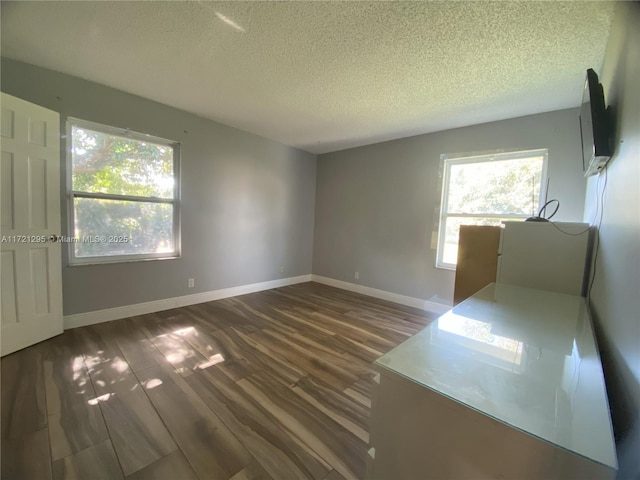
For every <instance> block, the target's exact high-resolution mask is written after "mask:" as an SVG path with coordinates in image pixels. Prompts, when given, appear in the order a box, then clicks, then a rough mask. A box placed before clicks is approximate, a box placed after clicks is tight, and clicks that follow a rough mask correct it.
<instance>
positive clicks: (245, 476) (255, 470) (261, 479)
mask: <svg viewBox="0 0 640 480" xmlns="http://www.w3.org/2000/svg"><path fill="white" fill-rule="evenodd" d="M280 478H285V477H280ZM229 480H274V479H273V477H271V476H270V475H269V474H268V473H267V472H266V471H265V470H264V468H262V467H261V466H260V464H259V463H258V462H256V461H255V460H253V461H252V462H251V463H250V464H249V465H247V466H246V467H244V468H243V469H242V470H240V471H239V472H238V473H236V474H235V475H234V476H233V477H231V478H230V479H229Z"/></svg>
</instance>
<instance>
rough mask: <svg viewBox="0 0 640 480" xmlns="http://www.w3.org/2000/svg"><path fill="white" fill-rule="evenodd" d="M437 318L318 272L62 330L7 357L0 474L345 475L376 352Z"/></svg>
mask: <svg viewBox="0 0 640 480" xmlns="http://www.w3.org/2000/svg"><path fill="white" fill-rule="evenodd" d="M433 318H434V316H433V315H431V314H428V313H426V312H423V311H419V310H416V309H414V308H411V307H406V306H402V305H397V304H393V303H391V302H387V301H385V300H379V299H375V298H371V297H366V296H364V295H360V294H357V293H354V292H348V291H344V290H340V289H337V288H334V287H329V286H327V285H321V284H317V283H313V282H308V283H304V284H298V285H291V286H286V287H280V288H277V289H273V290H268V291H263V292H257V293H252V294H247V295H242V296H238V297H232V298H226V299H223V300H218V301H213V302H207V303H203V304H199V305H192V306H189V307H184V308H175V309H172V310H167V311H163V312H157V313H152V314H148V315H140V316H136V317H132V318H129V319H123V320H117V321H113V322H108V323H104V324H98V325H93V326H89V327H82V328H78V329H74V330H68V331H66V332H65V333H64V334H62V335H60V336H58V337H56V338H54V339H50V340H47V341H45V342H42V343H41V344H39V345H37V346H35V347H30V348H28V349H25V350H23V351H21V352H17V353H16V354H12V355H9V356H7V357H5V358H3V359H2V360H1V363H2V378H1V382H2V385H1V386H2V454H3V458H2V460H3V461H2V479H3V480H4V479H5V478H7V479H9V478H20V479H23V478H25V479H30V478H34V479H38V480H40V479H41V478H42V479H45V480H48V479H50V478H52V477H53V478H54V479H56V480H57V479H76V478H77V479H83V480H84V479H85V478H86V479H91V480H93V479H94V478H96V479H98V480H99V479H101V478H109V479H111V478H116V479H117V478H122V477H123V475H127V476H128V477H127V478H128V479H129V480H131V479H133V480H145V479H154V480H155V479H161V480H162V479H163V478H167V479H171V480H174V479H176V480H177V479H184V480H194V479H196V478H197V479H198V480H205V479H217V478H220V479H223V480H229V479H233V480H249V479H265V480H280V479H287V480H288V479H296V480H298V479H300V480H303V479H309V480H352V479H360V478H363V476H364V471H365V465H366V459H367V446H368V445H367V442H368V435H369V411H370V405H371V395H372V392H373V389H374V386H375V384H374V381H373V377H374V370H373V368H372V362H373V361H374V360H375V359H376V358H378V357H379V356H381V355H382V354H384V353H385V352H387V351H388V350H390V349H391V348H393V347H394V346H396V345H397V344H398V343H400V342H402V341H404V340H405V339H406V338H408V337H410V336H411V335H413V334H414V333H416V332H417V331H419V330H421V329H422V328H424V326H426V325H427V324H428V323H429V322H430V321H432V319H433Z"/></svg>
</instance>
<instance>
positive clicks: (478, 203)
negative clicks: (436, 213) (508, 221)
mask: <svg viewBox="0 0 640 480" xmlns="http://www.w3.org/2000/svg"><path fill="white" fill-rule="evenodd" d="M543 163H544V158H543V157H541V156H539V157H530V158H520V159H508V160H497V161H492V162H477V163H463V164H452V165H451V169H450V177H449V197H448V200H449V203H448V213H469V214H474V213H475V214H496V215H500V214H502V215H504V214H523V215H535V214H536V213H537V208H538V196H539V194H540V182H541V176H542V167H543Z"/></svg>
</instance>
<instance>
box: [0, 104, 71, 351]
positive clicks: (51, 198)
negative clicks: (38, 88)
mask: <svg viewBox="0 0 640 480" xmlns="http://www.w3.org/2000/svg"><path fill="white" fill-rule="evenodd" d="M0 105H1V110H2V118H1V121H0V128H1V133H2V136H1V139H0V141H1V142H2V161H1V167H2V168H1V169H0V211H1V213H0V236H1V242H2V243H1V247H2V248H1V251H2V253H1V258H0V291H1V302H2V308H1V317H0V323H1V326H2V327H1V329H0V334H1V337H2V338H1V339H0V354H1V355H7V354H9V353H12V352H15V351H16V350H20V349H21V348H24V347H27V346H29V345H32V344H34V343H37V342H40V341H42V340H45V339H47V338H49V337H52V336H54V335H57V334H59V333H62V286H61V281H62V273H61V268H62V265H61V263H62V262H61V245H60V243H56V242H53V241H51V240H49V239H50V237H51V236H52V235H59V234H60V116H59V115H58V113H57V112H54V111H51V110H47V109H46V108H42V107H40V106H38V105H34V104H32V103H29V102H26V101H24V100H21V99H19V98H16V97H12V96H11V95H7V94H5V93H2V101H1V102H0Z"/></svg>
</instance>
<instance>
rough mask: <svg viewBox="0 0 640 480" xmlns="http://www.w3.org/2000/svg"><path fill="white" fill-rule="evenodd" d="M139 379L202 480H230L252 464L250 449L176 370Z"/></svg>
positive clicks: (161, 369)
mask: <svg viewBox="0 0 640 480" xmlns="http://www.w3.org/2000/svg"><path fill="white" fill-rule="evenodd" d="M138 377H139V378H140V381H141V382H142V383H143V384H144V385H145V389H146V393H147V395H148V396H149V398H150V399H151V401H152V402H153V405H154V407H155V408H156V409H157V410H158V413H159V414H160V415H161V416H162V419H163V420H164V422H165V424H166V426H167V428H168V429H169V431H170V432H171V434H172V435H173V437H174V438H175V440H176V442H177V443H178V445H179V446H180V450H181V451H182V452H183V453H184V455H185V457H186V458H187V460H188V461H189V463H190V464H191V466H192V467H193V469H194V470H195V472H196V474H197V475H198V476H199V477H200V478H201V479H205V478H210V479H224V480H226V479H228V478H229V477H230V476H232V475H234V474H235V473H237V472H238V471H240V470H242V469H243V468H244V467H245V466H247V465H248V464H249V462H250V461H251V456H250V454H249V452H248V451H247V450H246V448H245V447H244V446H243V445H242V443H240V441H238V439H237V438H236V437H235V436H234V434H233V433H232V432H231V431H230V430H229V429H228V428H227V427H226V426H225V425H224V423H223V422H222V421H221V420H220V419H219V418H218V417H217V416H216V415H215V414H214V413H213V411H211V409H209V407H207V405H206V403H205V402H203V400H202V399H201V398H200V397H199V396H198V395H197V394H196V393H195V392H194V391H193V389H192V388H191V387H190V386H189V384H188V383H187V382H186V381H185V379H184V378H183V377H181V376H180V375H178V374H176V372H174V371H173V369H171V368H169V367H167V366H156V367H151V368H148V369H147V370H143V371H142V372H139V373H138Z"/></svg>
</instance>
